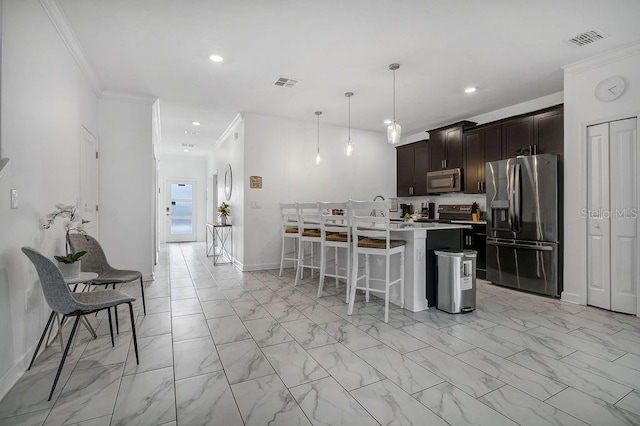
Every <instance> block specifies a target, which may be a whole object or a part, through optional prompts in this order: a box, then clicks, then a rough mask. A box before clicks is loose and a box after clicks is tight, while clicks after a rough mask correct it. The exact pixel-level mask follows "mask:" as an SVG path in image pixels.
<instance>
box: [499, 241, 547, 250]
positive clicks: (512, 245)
mask: <svg viewBox="0 0 640 426" xmlns="http://www.w3.org/2000/svg"><path fill="white" fill-rule="evenodd" d="M487 245H488V246H496V247H508V248H520V249H526V250H537V251H553V247H552V246H538V245H529V244H518V243H502V242H498V241H487Z"/></svg>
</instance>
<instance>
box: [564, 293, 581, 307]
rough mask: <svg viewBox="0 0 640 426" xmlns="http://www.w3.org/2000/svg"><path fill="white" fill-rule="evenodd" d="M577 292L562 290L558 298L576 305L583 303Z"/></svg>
mask: <svg viewBox="0 0 640 426" xmlns="http://www.w3.org/2000/svg"><path fill="white" fill-rule="evenodd" d="M580 299H581V297H580V295H579V294H576V293H569V292H566V291H563V292H562V294H561V295H560V300H562V301H563V302H569V303H575V304H576V305H584V303H583V302H582V300H580Z"/></svg>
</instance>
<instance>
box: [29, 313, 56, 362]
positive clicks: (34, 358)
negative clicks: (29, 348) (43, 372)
mask: <svg viewBox="0 0 640 426" xmlns="http://www.w3.org/2000/svg"><path fill="white" fill-rule="evenodd" d="M55 315H56V313H55V312H53V311H52V312H51V315H49V320H48V321H47V326H46V327H45V328H44V331H43V332H42V336H40V341H39V342H38V346H36V352H35V353H34V354H33V358H31V363H29V368H27V370H31V367H32V366H33V362H34V361H35V360H36V356H37V355H38V351H39V350H40V346H42V342H43V341H44V337H45V335H46V334H47V329H48V328H49V327H53V317H54V316H55Z"/></svg>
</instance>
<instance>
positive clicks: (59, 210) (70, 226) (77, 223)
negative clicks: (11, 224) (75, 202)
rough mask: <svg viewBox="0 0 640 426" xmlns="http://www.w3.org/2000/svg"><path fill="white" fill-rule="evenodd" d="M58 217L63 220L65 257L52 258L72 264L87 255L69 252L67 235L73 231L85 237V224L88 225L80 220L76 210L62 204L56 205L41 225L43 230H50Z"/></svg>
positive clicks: (84, 252) (69, 243)
mask: <svg viewBox="0 0 640 426" xmlns="http://www.w3.org/2000/svg"><path fill="white" fill-rule="evenodd" d="M58 217H62V218H65V219H67V220H65V221H64V222H63V223H62V227H63V228H64V230H65V233H66V236H65V253H66V255H65V256H54V257H55V259H56V260H57V261H58V262H62V263H74V262H77V261H78V260H80V258H81V257H82V256H84V255H85V254H87V252H86V251H79V252H77V253H73V252H72V251H71V241H70V239H69V233H71V232H73V231H75V232H77V233H79V234H82V235H87V230H86V228H85V224H87V223H89V221H88V220H84V219H81V218H80V217H79V216H78V214H77V208H76V207H75V206H71V205H64V204H56V209H55V210H54V211H52V212H51V213H49V214H48V215H47V217H46V219H45V221H44V223H43V225H42V227H43V228H44V229H49V228H51V225H53V222H55V220H56V219H57V218H58Z"/></svg>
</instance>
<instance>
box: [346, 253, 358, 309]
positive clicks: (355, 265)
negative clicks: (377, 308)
mask: <svg viewBox="0 0 640 426" xmlns="http://www.w3.org/2000/svg"><path fill="white" fill-rule="evenodd" d="M351 274H352V278H351V294H350V295H349V296H347V297H349V308H348V309H347V315H351V314H353V304H354V302H355V300H356V286H357V285H358V254H357V253H355V254H354V255H353V267H352V270H351Z"/></svg>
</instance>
